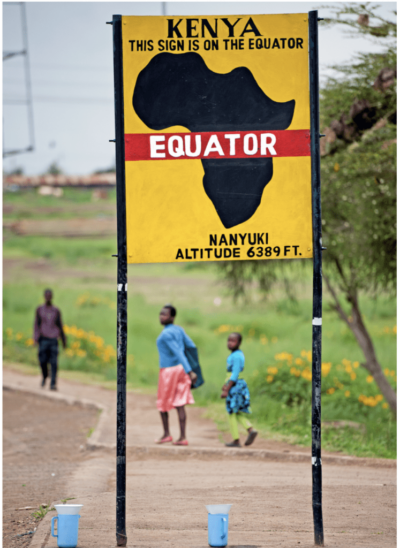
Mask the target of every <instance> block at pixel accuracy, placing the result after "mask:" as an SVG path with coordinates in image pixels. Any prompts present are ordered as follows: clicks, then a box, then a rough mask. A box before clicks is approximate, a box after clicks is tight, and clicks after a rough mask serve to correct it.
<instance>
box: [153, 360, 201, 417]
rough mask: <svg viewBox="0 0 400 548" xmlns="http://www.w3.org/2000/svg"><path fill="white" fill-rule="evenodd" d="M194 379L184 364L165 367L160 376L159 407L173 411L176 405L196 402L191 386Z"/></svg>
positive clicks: (180, 405) (160, 409) (162, 409)
mask: <svg viewBox="0 0 400 548" xmlns="http://www.w3.org/2000/svg"><path fill="white" fill-rule="evenodd" d="M191 385H192V381H191V380H190V377H189V375H188V374H187V373H185V370H184V369H183V365H174V366H173V367H164V368H162V369H160V374H159V377H158V392H157V409H158V410H159V411H171V409H173V408H174V407H182V405H187V404H189V403H194V399H193V396H192V393H191V391H190V387H191Z"/></svg>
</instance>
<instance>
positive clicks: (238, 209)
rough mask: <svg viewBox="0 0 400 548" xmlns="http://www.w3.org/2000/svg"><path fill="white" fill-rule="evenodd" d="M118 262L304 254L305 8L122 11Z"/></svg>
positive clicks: (308, 225) (308, 223) (307, 221)
mask: <svg viewBox="0 0 400 548" xmlns="http://www.w3.org/2000/svg"><path fill="white" fill-rule="evenodd" d="M122 63H123V88H124V89H123V91H124V132H125V177H126V217H127V254H128V263H155V262H182V261H217V260H228V259H229V260H247V259H255V260H256V259H292V258H299V259H302V258H309V257H312V213H311V157H310V108H309V101H310V97H309V75H308V14H291V15H254V16H249V15H242V16H233V15H231V16H228V17H224V16H207V17H205V16H198V17H183V16H182V17H177V16H171V17H125V16H124V17H122Z"/></svg>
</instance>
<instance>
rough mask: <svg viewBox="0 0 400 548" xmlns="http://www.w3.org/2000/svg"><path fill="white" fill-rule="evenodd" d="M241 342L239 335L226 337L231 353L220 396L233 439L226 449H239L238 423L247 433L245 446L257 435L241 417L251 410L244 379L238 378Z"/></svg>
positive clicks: (242, 356)
mask: <svg viewBox="0 0 400 548" xmlns="http://www.w3.org/2000/svg"><path fill="white" fill-rule="evenodd" d="M241 342H242V335H241V334H240V333H231V334H230V335H229V337H228V348H229V350H230V351H231V352H232V353H231V355H230V356H229V357H228V359H227V368H226V370H227V371H228V376H227V379H226V382H225V384H224V386H223V387H222V394H221V398H226V410H227V412H228V414H229V427H230V430H231V434H232V438H233V441H232V442H231V443H226V444H225V445H226V446H227V447H241V445H240V440H239V429H238V422H240V424H241V425H242V426H244V428H246V430H247V432H248V436H247V439H246V441H245V443H244V444H245V445H251V444H252V443H253V441H254V440H255V439H256V436H257V434H258V432H257V431H256V430H254V428H253V427H252V425H251V423H250V421H249V420H248V419H247V418H246V417H245V416H244V415H243V413H251V409H250V393H249V389H248V388H247V383H246V381H245V380H244V379H240V378H239V375H240V373H241V372H242V371H243V369H244V354H243V352H242V351H241V350H239V346H240V344H241Z"/></svg>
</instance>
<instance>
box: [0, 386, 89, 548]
mask: <svg viewBox="0 0 400 548" xmlns="http://www.w3.org/2000/svg"><path fill="white" fill-rule="evenodd" d="M97 419H98V413H97V411H96V410H94V409H87V408H83V407H81V406H70V405H67V404H66V403H63V402H58V401H52V400H49V399H45V398H41V397H38V396H34V395H31V394H27V393H26V392H18V391H10V390H3V546H4V547H7V548H14V547H26V546H28V545H29V543H30V541H31V538H32V535H30V534H28V535H26V533H28V532H29V531H34V529H35V528H36V526H37V522H36V521H35V519H34V518H33V517H32V513H33V512H35V511H36V510H38V508H39V506H40V505H41V504H43V503H45V504H48V503H51V502H53V501H55V500H60V499H63V498H65V497H68V496H71V494H70V493H68V492H67V490H66V488H67V483H68V480H69V477H70V476H71V475H72V474H73V472H74V471H75V470H76V469H77V468H78V466H79V465H80V463H82V462H83V461H85V460H87V459H89V458H90V457H91V455H90V454H88V453H87V452H86V451H85V442H86V436H87V435H88V433H89V431H90V429H92V428H94V427H95V425H96V423H97ZM26 506H29V507H31V508H34V509H30V510H17V508H25V507H26ZM18 535H23V536H18Z"/></svg>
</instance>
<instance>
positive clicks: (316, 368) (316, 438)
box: [308, 11, 324, 546]
mask: <svg viewBox="0 0 400 548" xmlns="http://www.w3.org/2000/svg"><path fill="white" fill-rule="evenodd" d="M308 15H309V55H310V107H311V126H310V129H311V165H312V170H311V173H312V210H313V248H314V256H313V263H314V274H313V320H312V404H311V405H312V417H311V421H312V433H311V435H312V449H311V451H312V453H311V455H312V456H311V467H312V507H313V516H314V540H315V544H317V545H318V546H323V544H324V530H323V523H322V467H321V332H322V240H321V236H322V234H321V232H322V231H321V175H320V149H319V139H320V133H319V73H318V11H310V12H309V14H308Z"/></svg>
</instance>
